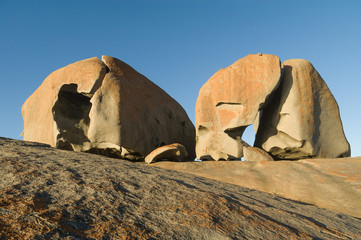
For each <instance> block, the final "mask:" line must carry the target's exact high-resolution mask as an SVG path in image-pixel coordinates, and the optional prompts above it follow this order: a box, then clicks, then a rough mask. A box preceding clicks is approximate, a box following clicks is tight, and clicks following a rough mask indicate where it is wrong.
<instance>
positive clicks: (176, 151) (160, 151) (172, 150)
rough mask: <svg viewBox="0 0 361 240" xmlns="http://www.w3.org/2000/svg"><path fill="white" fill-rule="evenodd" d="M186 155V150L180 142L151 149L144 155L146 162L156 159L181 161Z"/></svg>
mask: <svg viewBox="0 0 361 240" xmlns="http://www.w3.org/2000/svg"><path fill="white" fill-rule="evenodd" d="M186 157H188V153H187V150H186V149H185V147H184V146H183V145H182V144H179V143H173V144H169V145H165V146H162V147H159V148H157V149H155V150H153V151H152V152H151V153H149V154H148V155H147V156H146V157H145V162H146V163H148V164H149V163H151V162H156V161H158V160H171V161H177V162H180V161H183V160H184V159H185V158H186Z"/></svg>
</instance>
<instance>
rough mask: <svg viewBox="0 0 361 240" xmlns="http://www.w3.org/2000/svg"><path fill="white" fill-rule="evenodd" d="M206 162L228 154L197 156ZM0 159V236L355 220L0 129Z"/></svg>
mask: <svg viewBox="0 0 361 240" xmlns="http://www.w3.org/2000/svg"><path fill="white" fill-rule="evenodd" d="M212 163H221V164H224V163H225V164H232V163H234V162H207V163H201V164H212ZM264 163H267V164H268V163H269V162H264ZM156 164H158V163H156ZM180 164H182V163H180ZM0 166H1V167H0V238H1V239H12V238H13V239H217V240H219V239H357V238H359V236H360V235H361V220H360V219H358V218H354V217H351V216H349V215H345V214H340V213H334V212H332V211H328V210H325V209H322V208H318V207H315V206H311V205H307V204H302V203H299V202H295V201H291V200H287V199H284V198H281V197H278V196H275V195H272V194H267V193H263V192H259V191H256V190H251V189H247V188H243V187H240V186H236V185H232V184H227V183H223V182H219V181H215V180H211V179H207V178H202V177H197V176H194V175H191V174H186V173H179V172H175V171H170V170H165V169H160V168H157V167H152V166H151V165H143V164H136V163H132V162H128V161H123V160H120V159H114V158H107V157H103V156H97V155H92V154H87V153H77V152H71V151H63V150H58V149H54V148H50V147H48V146H46V145H44V144H37V143H31V142H23V141H15V140H9V139H4V138H0ZM195 166H196V165H195ZM227 169H228V170H229V169H231V168H227ZM243 179H244V178H243ZM310 187H312V186H310Z"/></svg>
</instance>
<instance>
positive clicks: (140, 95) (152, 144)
mask: <svg viewBox="0 0 361 240" xmlns="http://www.w3.org/2000/svg"><path fill="white" fill-rule="evenodd" d="M102 60H103V61H100V60H99V59H98V58H91V59H86V60H83V61H80V62H76V63H73V64H70V65H68V66H66V67H64V68H62V69H59V70H57V71H55V72H54V73H52V74H50V75H49V77H47V78H46V79H45V81H44V82H43V84H42V85H41V86H40V87H39V88H38V89H37V90H36V91H35V92H34V93H33V94H32V95H31V96H30V97H29V98H28V99H27V100H26V102H25V103H24V106H23V108H22V114H23V118H24V132H23V136H24V140H30V141H37V142H43V143H48V144H50V145H51V146H55V147H58V148H62V149H68V150H76V151H88V152H93V153H99V154H105V155H107V156H113V157H124V158H127V159H131V160H139V159H142V158H144V157H145V156H146V155H147V154H149V153H150V152H151V151H152V150H153V149H155V148H157V147H160V146H163V145H167V144H171V143H174V142H179V143H181V144H183V145H184V146H185V147H186V149H187V151H188V153H189V157H190V159H194V157H195V152H194V148H195V129H194V126H193V124H192V122H191V121H190V120H189V118H188V116H187V114H186V112H185V111H184V109H183V108H182V107H181V106H180V105H179V104H178V103H177V102H176V101H175V100H174V99H173V98H172V97H170V96H169V95H168V94H167V93H166V92H165V91H163V90H162V89H161V88H159V87H158V86H157V85H156V84H154V83H153V82H151V81H150V80H149V79H147V78H146V77H145V76H143V75H141V74H140V73H138V72H137V71H136V70H134V69H133V68H132V67H130V66H129V65H127V64H126V63H124V62H122V61H120V60H118V59H116V58H113V57H109V56H103V59H102Z"/></svg>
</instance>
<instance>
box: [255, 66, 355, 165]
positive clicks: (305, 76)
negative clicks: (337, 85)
mask: <svg viewBox="0 0 361 240" xmlns="http://www.w3.org/2000/svg"><path fill="white" fill-rule="evenodd" d="M282 67H283V68H282V79H281V84H280V86H279V89H278V90H277V91H276V92H275V95H274V98H273V99H270V101H269V102H268V103H267V106H266V107H265V108H264V109H263V110H262V114H261V118H260V122H259V128H258V131H257V135H256V140H255V146H256V147H259V148H263V149H264V150H266V151H267V152H269V153H270V154H271V155H272V156H273V157H274V158H276V159H300V158H317V157H318V158H337V157H349V156H350V145H349V143H348V142H347V139H346V137H345V134H344V132H343V127H342V122H341V118H340V112H339V109H338V105H337V102H336V100H335V98H334V97H333V95H332V93H331V91H330V90H329V88H328V87H327V84H326V83H325V81H324V80H323V79H322V78H321V76H320V74H319V73H318V72H317V71H316V69H315V68H314V67H313V66H312V64H311V63H310V62H309V61H307V60H304V59H291V60H287V61H285V62H284V63H283V64H282Z"/></svg>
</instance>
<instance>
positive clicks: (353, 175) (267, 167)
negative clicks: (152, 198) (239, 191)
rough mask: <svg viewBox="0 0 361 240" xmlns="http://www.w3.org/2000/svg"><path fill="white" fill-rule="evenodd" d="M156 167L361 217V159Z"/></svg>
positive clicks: (192, 164)
mask: <svg viewBox="0 0 361 240" xmlns="http://www.w3.org/2000/svg"><path fill="white" fill-rule="evenodd" d="M153 166H157V167H162V168H166V169H173V170H177V171H181V172H187V173H192V174H195V175H198V176H202V177H207V178H211V179H215V180H218V181H223V182H227V183H232V184H236V185H239V186H243V187H248V188H252V189H256V190H260V191H263V192H268V193H274V194H277V195H279V196H282V197H285V198H288V199H292V200H296V201H300V202H304V203H309V204H313V205H316V206H319V207H322V208H327V209H330V210H333V211H336V212H341V213H345V214H349V215H352V216H355V217H358V218H361V201H360V199H361V157H356V158H342V159H341V158H339V159H335V158H334V159H305V160H299V161H273V162H272V161H271V162H270V161H264V162H241V161H229V162H224V161H222V162H209V161H206V162H187V163H172V162H158V163H155V164H153Z"/></svg>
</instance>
